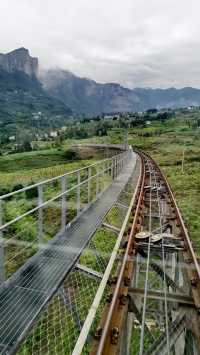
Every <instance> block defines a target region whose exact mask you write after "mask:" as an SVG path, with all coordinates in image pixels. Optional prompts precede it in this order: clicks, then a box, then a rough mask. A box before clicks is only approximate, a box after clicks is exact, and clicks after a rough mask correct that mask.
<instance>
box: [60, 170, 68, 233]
mask: <svg viewBox="0 0 200 355" xmlns="http://www.w3.org/2000/svg"><path fill="white" fill-rule="evenodd" d="M66 187H67V185H66V176H62V177H61V191H62V194H64V193H65V191H66ZM66 199H67V197H66V195H65V194H64V195H62V206H61V208H62V211H61V229H62V230H63V231H64V230H65V228H66V212H67V201H66Z"/></svg>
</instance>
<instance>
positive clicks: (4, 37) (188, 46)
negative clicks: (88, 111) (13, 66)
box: [0, 0, 200, 88]
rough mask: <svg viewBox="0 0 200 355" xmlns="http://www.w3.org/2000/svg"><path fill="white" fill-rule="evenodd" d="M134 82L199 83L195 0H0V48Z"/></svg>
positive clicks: (199, 25)
mask: <svg viewBox="0 0 200 355" xmlns="http://www.w3.org/2000/svg"><path fill="white" fill-rule="evenodd" d="M18 47H26V48H28V49H29V50H30V53H31V55H32V56H36V57H38V58H39V62H40V68H41V69H46V68H52V67H59V68H62V69H66V70H69V71H71V72H73V73H74V74H76V75H79V76H81V77H88V78H91V79H94V80H96V81H99V82H118V83H120V84H122V85H123V86H127V87H130V88H134V87H153V88H155V87H160V88H166V87H172V86H174V87H184V86H193V87H200V1H199V0H190V1H188V0H54V1H53V0H0V52H1V53H6V52H9V51H11V50H13V49H16V48H18Z"/></svg>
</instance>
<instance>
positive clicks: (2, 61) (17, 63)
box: [0, 48, 38, 76]
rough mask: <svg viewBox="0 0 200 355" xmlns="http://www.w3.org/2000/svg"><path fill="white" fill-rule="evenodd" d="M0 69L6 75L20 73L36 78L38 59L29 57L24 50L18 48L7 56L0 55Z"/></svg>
mask: <svg viewBox="0 0 200 355" xmlns="http://www.w3.org/2000/svg"><path fill="white" fill-rule="evenodd" d="M0 69H1V70H4V71H7V72H8V73H14V72H16V71H20V72H24V73H25V74H27V75H29V76H33V75H35V76H36V75H37V72H38V59H37V58H33V57H31V56H30V54H29V51H28V50H27V49H26V48H19V49H16V50H14V51H12V52H10V53H7V54H0Z"/></svg>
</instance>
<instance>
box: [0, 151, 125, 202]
mask: <svg viewBox="0 0 200 355" xmlns="http://www.w3.org/2000/svg"><path fill="white" fill-rule="evenodd" d="M122 154H124V152H123V153H120V154H116V155H114V156H113V157H111V158H106V159H103V160H99V161H98V162H96V163H93V164H90V165H87V166H85V167H82V168H80V169H76V170H72V171H69V172H67V173H65V174H63V175H58V176H55V177H53V178H51V179H46V180H43V181H39V182H37V183H35V184H32V185H29V186H26V187H24V188H22V189H19V190H16V191H13V192H9V193H8V194H5V195H2V196H0V200H4V199H6V198H9V197H11V196H13V195H16V194H18V193H22V192H25V191H27V190H31V189H33V188H35V187H38V186H41V185H45V184H49V183H50V182H53V181H55V180H59V179H61V178H62V177H65V176H69V175H73V174H77V173H78V172H80V171H83V170H87V169H89V168H93V167H95V166H97V165H99V164H102V163H105V162H107V161H112V160H113V158H115V157H120V156H121V155H122Z"/></svg>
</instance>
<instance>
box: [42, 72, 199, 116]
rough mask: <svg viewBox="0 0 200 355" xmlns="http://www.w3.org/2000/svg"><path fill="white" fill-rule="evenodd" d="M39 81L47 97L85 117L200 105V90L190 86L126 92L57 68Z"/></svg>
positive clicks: (120, 88) (136, 89)
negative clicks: (58, 101)
mask: <svg viewBox="0 0 200 355" xmlns="http://www.w3.org/2000/svg"><path fill="white" fill-rule="evenodd" d="M40 80H41V82H42V84H43V87H44V89H45V90H46V91H47V92H48V93H49V94H50V95H51V96H53V97H56V98H57V99H59V100H61V101H62V102H63V103H65V104H67V105H68V106H69V107H71V109H72V110H74V111H75V112H80V113H85V114H97V113H98V114H99V113H102V112H105V113H110V112H133V111H145V110H147V109H150V108H157V109H160V108H175V107H187V106H199V105H200V90H199V89H194V88H190V87H186V88H183V89H175V88H169V89H150V88H149V89H146V88H135V89H128V88H125V87H123V86H121V85H119V84H115V83H107V84H100V83H97V82H95V81H94V80H90V79H87V78H80V77H78V76H76V75H74V74H72V73H70V72H69V71H64V70H60V69H55V70H49V71H47V72H45V73H43V74H41V76H40Z"/></svg>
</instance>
